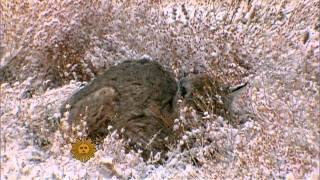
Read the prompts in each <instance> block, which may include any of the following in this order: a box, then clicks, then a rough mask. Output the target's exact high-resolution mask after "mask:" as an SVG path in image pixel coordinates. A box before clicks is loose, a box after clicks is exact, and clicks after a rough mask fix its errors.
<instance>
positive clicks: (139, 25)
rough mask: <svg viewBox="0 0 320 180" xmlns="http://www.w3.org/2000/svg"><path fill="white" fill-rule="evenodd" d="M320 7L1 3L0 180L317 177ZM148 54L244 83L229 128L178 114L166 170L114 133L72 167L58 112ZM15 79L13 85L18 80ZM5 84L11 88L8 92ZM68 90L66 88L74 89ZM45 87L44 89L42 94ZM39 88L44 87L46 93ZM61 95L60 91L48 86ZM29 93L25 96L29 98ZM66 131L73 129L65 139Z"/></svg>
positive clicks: (208, 117)
mask: <svg viewBox="0 0 320 180" xmlns="http://www.w3.org/2000/svg"><path fill="white" fill-rule="evenodd" d="M319 6H320V4H319V2H318V1H313V0H304V1H299V2H298V1H297V2H296V1H286V0H281V1H276V0H270V1H258V0H253V1H251V3H249V4H248V3H247V1H235V0H232V1H231V0H230V1H223V2H221V1H189V2H188V3H184V2H182V1H178V0H171V1H139V0H135V1H133V0H132V1H125V2H122V1H102V0H96V1H80V0H74V1H67V0H66V1H54V0H48V1H35V0H29V1H14V0H7V1H4V0H3V1H1V6H0V8H1V29H0V37H1V46H0V58H1V66H4V65H5V64H10V63H11V64H14V65H11V66H12V67H10V68H11V71H13V74H14V73H16V74H18V76H12V77H14V78H13V79H12V78H8V79H7V80H10V81H7V80H4V81H3V82H2V84H1V110H0V116H1V157H0V158H1V179H10V178H24V177H26V178H31V177H39V175H41V176H42V177H47V178H65V179H70V178H84V177H91V178H98V177H100V178H102V177H105V178H108V177H109V178H110V177H112V176H115V177H117V178H120V179H121V178H127V177H131V178H133V179H143V178H150V179H163V178H165V179H170V178H171V179H185V178H186V177H187V178H190V179H191V178H198V179H200V178H204V179H212V178H214V179H225V178H231V179H238V178H246V179H247V178H253V179H270V178H288V179H291V178H293V177H294V178H297V179H300V178H310V179H312V178H313V179H317V178H319V172H318V169H319V158H320V157H319V152H320V150H319V147H320V144H319V133H320V121H319V119H320V111H319V109H320V108H319V102H320V93H319V88H320V78H319V77H320V70H319V69H320V63H319V62H320V50H319V40H320V19H319V18H318V17H320V13H319V11H318V8H319ZM141 56H149V57H151V58H153V59H156V60H158V61H160V62H161V63H162V64H163V65H164V66H166V67H167V68H168V69H170V70H172V71H173V72H174V73H175V75H176V77H177V78H181V77H183V76H185V75H186V74H188V73H192V72H209V73H210V74H211V75H212V76H213V77H215V78H217V79H219V80H221V81H224V82H226V83H230V84H237V83H239V82H244V81H248V82H249V84H248V88H247V90H246V91H245V92H244V93H243V95H242V97H240V98H239V99H238V100H237V101H236V102H235V104H236V107H237V109H240V110H244V109H245V110H246V111H248V112H250V113H249V114H250V116H248V117H246V121H245V122H246V123H244V124H242V125H237V126H234V125H230V124H228V123H226V122H227V121H226V120H224V119H223V118H222V117H217V116H216V115H215V114H212V113H210V112H212V111H210V110H208V111H207V113H205V114H204V115H203V117H202V116H199V115H197V114H196V113H195V112H193V111H192V110H191V109H189V108H187V107H184V106H183V105H181V108H180V118H179V119H177V120H176V121H175V122H176V126H175V127H176V128H177V129H179V128H181V127H187V126H188V127H192V128H189V129H185V134H183V135H182V138H181V140H180V142H179V144H178V146H177V147H173V148H172V151H171V152H170V153H169V157H170V158H169V159H168V161H167V162H166V163H164V164H163V165H155V164H153V163H152V162H147V163H145V162H143V161H142V160H141V158H140V157H139V153H136V152H126V151H125V149H124V146H125V142H123V141H121V140H120V139H118V135H117V134H112V135H110V136H108V137H107V138H106V139H105V140H104V143H103V145H102V146H101V147H100V149H99V150H98V151H97V153H96V155H95V157H94V158H93V159H92V160H89V161H88V162H87V163H85V164H82V163H81V162H79V161H76V160H74V159H72V157H71V155H70V144H69V143H67V141H66V139H65V138H64V136H63V135H65V134H66V133H68V132H69V131H67V130H63V128H62V129H59V128H58V129H57V125H56V123H57V122H56V121H58V119H59V114H57V112H58V108H59V106H60V105H61V104H62V102H63V101H64V100H65V99H66V98H67V97H68V96H69V95H70V94H71V93H72V92H73V91H75V90H76V89H77V88H78V87H79V86H80V83H76V82H75V81H74V80H76V81H83V80H85V81H89V80H90V79H91V78H93V77H94V76H95V75H96V74H99V73H100V72H101V71H103V70H104V69H106V68H108V67H110V66H111V65H114V64H117V63H119V62H122V61H123V60H125V59H127V58H138V57H141ZM18 81H19V82H18ZM6 82H8V83H6ZM70 82H71V83H70ZM48 84H49V85H48ZM44 87H45V88H44ZM47 87H49V88H50V87H51V88H53V87H56V89H48V90H46V89H47ZM30 89H33V90H32V91H30V92H32V97H31V98H24V95H23V94H25V92H26V91H28V90H30ZM69 133H70V132H69Z"/></svg>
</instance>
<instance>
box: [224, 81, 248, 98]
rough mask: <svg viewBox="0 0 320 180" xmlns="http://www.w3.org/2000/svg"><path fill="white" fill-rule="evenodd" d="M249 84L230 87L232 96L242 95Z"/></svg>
mask: <svg viewBox="0 0 320 180" xmlns="http://www.w3.org/2000/svg"><path fill="white" fill-rule="evenodd" d="M247 84H248V82H245V83H242V84H238V85H236V86H233V87H230V88H229V89H230V95H231V96H233V97H235V96H238V95H239V94H241V93H242V92H243V91H244V90H245V89H246V87H247Z"/></svg>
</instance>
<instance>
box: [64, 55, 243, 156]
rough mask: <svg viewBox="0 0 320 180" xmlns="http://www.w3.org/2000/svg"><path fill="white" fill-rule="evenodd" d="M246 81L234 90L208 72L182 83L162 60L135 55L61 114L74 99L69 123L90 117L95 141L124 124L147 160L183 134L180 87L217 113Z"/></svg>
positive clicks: (198, 105)
mask: <svg viewBox="0 0 320 180" xmlns="http://www.w3.org/2000/svg"><path fill="white" fill-rule="evenodd" d="M178 85H179V91H178ZM245 85H246V84H245ZM245 85H242V86H239V87H238V88H235V89H232V88H229V87H228V86H226V85H224V84H223V83H220V82H218V81H214V80H213V79H212V78H211V77H210V76H208V75H205V74H202V75H192V76H190V77H188V78H184V79H181V80H180V81H179V83H177V82H176V80H175V78H174V76H173V75H172V74H171V73H170V72H169V71H166V70H165V69H164V68H163V67H162V66H161V65H160V64H159V63H157V62H155V61H150V60H146V59H142V60H131V61H126V62H123V63H121V64H119V65H117V66H113V67H111V68H110V69H108V70H107V71H106V72H105V73H103V74H102V75H100V76H97V77H96V79H94V80H93V81H92V82H91V83H90V84H88V85H87V86H85V87H84V88H82V89H81V90H79V91H78V92H76V93H75V94H74V95H73V96H72V97H71V98H70V99H68V100H67V101H66V102H65V104H64V105H63V106H62V108H61V113H62V114H63V113H64V112H66V111H67V109H66V108H65V107H66V104H69V105H70V109H68V111H69V116H68V117H67V118H68V122H69V123H70V124H75V125H76V124H77V123H79V120H80V119H82V118H83V117H84V116H85V117H86V118H85V120H86V122H87V127H88V132H87V133H88V136H89V137H90V138H91V139H93V140H95V139H98V138H101V137H102V138H103V137H105V136H106V135H107V134H108V133H109V129H108V126H112V129H111V131H113V130H119V131H120V130H121V129H124V132H123V133H122V134H123V136H124V138H126V139H130V140H131V141H130V146H131V147H133V148H134V149H142V150H143V153H142V157H143V158H144V159H145V160H146V159H148V158H149V157H150V153H151V152H153V153H156V152H166V151H167V150H168V147H167V145H168V144H169V143H170V142H173V141H174V140H175V138H176V137H178V136H179V132H174V131H173V124H174V119H175V118H177V117H178V110H177V108H176V105H177V103H176V99H177V97H179V95H178V92H179V93H180V97H182V98H184V99H185V101H186V103H187V104H189V105H191V106H193V107H194V108H195V109H196V110H198V111H200V112H201V111H205V110H206V109H207V108H208V106H210V108H211V109H213V110H214V113H215V114H218V115H221V116H225V117H227V116H229V115H230V112H231V110H230V107H231V104H232V100H233V97H234V95H233V94H234V93H235V92H236V91H238V90H239V89H242V88H243V87H244V86H245ZM166 139H168V141H166Z"/></svg>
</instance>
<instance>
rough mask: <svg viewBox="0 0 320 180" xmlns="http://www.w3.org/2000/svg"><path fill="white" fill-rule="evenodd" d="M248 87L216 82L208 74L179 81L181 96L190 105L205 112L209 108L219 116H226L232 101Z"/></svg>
mask: <svg viewBox="0 0 320 180" xmlns="http://www.w3.org/2000/svg"><path fill="white" fill-rule="evenodd" d="M245 86H246V84H244V85H239V86H237V87H235V88H233V87H229V86H228V85H226V84H224V83H221V82H219V81H216V80H215V79H213V78H212V77H210V76H209V75H206V74H200V75H192V76H190V77H187V78H183V79H181V80H180V81H179V94H180V96H181V97H182V98H183V99H185V100H186V103H187V104H188V105H191V106H193V107H194V108H195V109H196V110H198V111H201V112H204V111H207V108H209V107H210V109H214V111H215V112H217V114H220V115H221V114H224V113H226V112H227V111H230V110H231V104H232V101H233V99H234V97H235V95H237V94H238V93H239V92H241V90H242V89H243V88H244V87H245Z"/></svg>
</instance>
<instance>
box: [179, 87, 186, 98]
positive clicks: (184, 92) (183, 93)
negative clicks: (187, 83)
mask: <svg viewBox="0 0 320 180" xmlns="http://www.w3.org/2000/svg"><path fill="white" fill-rule="evenodd" d="M180 93H181V96H182V97H185V96H186V95H187V89H186V88H185V87H181V89H180Z"/></svg>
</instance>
